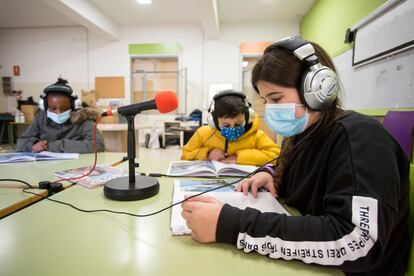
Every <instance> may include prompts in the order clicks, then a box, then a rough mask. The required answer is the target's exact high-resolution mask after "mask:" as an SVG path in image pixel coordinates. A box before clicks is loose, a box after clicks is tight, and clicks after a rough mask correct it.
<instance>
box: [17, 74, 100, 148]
mask: <svg viewBox="0 0 414 276" xmlns="http://www.w3.org/2000/svg"><path fill="white" fill-rule="evenodd" d="M81 105H82V104H81V102H80V100H79V99H78V98H77V96H76V95H74V94H73V90H72V88H71V87H70V86H69V85H68V84H67V81H66V80H64V79H61V78H59V79H58V81H57V82H56V83H54V84H51V85H49V86H48V87H46V88H45V89H44V91H43V95H42V96H41V100H40V102H39V107H40V109H41V110H40V111H39V112H38V113H37V114H36V117H35V119H34V121H33V123H31V124H30V126H29V127H28V129H27V130H26V131H25V132H24V133H23V134H22V135H21V136H20V137H19V138H18V139H17V150H18V151H32V152H40V151H44V150H47V151H52V152H77V153H87V152H93V149H94V147H93V145H94V141H93V128H94V120H96V119H97V117H98V115H99V113H98V112H97V111H95V110H94V109H90V108H81ZM96 148H97V151H104V148H105V145H104V141H103V138H102V136H101V134H100V132H99V131H97V132H96Z"/></svg>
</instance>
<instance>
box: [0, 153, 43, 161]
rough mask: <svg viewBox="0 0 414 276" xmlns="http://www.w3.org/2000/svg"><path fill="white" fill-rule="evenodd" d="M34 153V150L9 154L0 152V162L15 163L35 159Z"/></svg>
mask: <svg viewBox="0 0 414 276" xmlns="http://www.w3.org/2000/svg"><path fill="white" fill-rule="evenodd" d="M36 154H37V153H34V152H18V153H9V154H0V163H16V162H27V161H35V160H36Z"/></svg>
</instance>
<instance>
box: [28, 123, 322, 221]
mask: <svg viewBox="0 0 414 276" xmlns="http://www.w3.org/2000/svg"><path fill="white" fill-rule="evenodd" d="M320 124H321V122H319V123H318V125H317V126H316V127H315V128H314V129H312V130H311V131H310V132H309V133H308V134H307V135H306V136H305V137H304V138H303V139H302V140H300V141H299V142H298V143H297V144H296V145H294V146H293V147H292V148H291V149H290V150H289V151H287V152H285V153H283V154H282V155H279V156H278V157H275V158H273V159H272V160H270V161H269V162H267V163H266V164H264V165H262V166H260V167H259V168H257V169H256V170H255V171H253V172H251V173H249V174H248V175H245V176H241V177H239V178H238V179H237V180H235V181H233V182H230V183H226V184H223V185H220V186H218V187H215V188H211V189H209V190H205V191H203V192H200V193H197V194H194V195H192V196H189V197H187V198H185V199H183V200H181V201H179V202H176V203H173V204H171V205H169V206H167V207H164V208H162V209H160V210H158V211H155V212H152V213H148V214H142V215H140V214H132V213H128V212H121V211H113V210H108V209H96V210H85V209H82V208H79V207H76V206H74V205H72V204H70V203H67V202H64V201H60V200H56V199H51V198H49V197H44V196H42V195H40V194H37V193H34V192H30V191H27V190H28V188H24V189H23V192H25V193H29V194H33V195H36V196H39V197H41V198H43V199H47V200H50V201H52V202H55V203H60V204H63V205H66V206H69V207H72V208H73V209H75V210H77V211H80V212H84V213H97V212H107V213H114V214H120V215H128V216H132V217H138V218H143V217H149V216H153V215H156V214H159V213H161V212H164V211H166V210H168V209H170V208H172V207H174V206H176V205H178V204H181V203H183V202H184V201H186V200H189V199H190V198H194V197H197V196H201V195H203V194H206V193H209V192H212V191H215V190H218V189H221V188H224V187H227V186H231V185H233V184H236V183H237V182H239V181H240V180H242V179H245V178H248V177H250V176H252V175H253V174H255V173H256V172H259V171H260V170H261V169H262V168H263V167H264V166H266V165H267V164H271V163H272V162H273V161H276V160H277V159H279V158H281V157H282V156H284V155H286V154H287V153H289V152H291V151H292V150H293V149H295V148H296V147H297V146H299V145H300V144H302V143H303V141H305V140H306V139H307V138H308V137H309V136H310V135H311V134H313V133H314V132H315V131H316V129H318V128H319V126H320ZM22 182H24V181H22ZM29 185H30V184H29Z"/></svg>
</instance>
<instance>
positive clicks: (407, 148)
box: [384, 111, 414, 161]
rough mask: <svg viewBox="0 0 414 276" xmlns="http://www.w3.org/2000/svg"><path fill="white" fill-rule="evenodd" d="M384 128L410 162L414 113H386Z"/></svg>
mask: <svg viewBox="0 0 414 276" xmlns="http://www.w3.org/2000/svg"><path fill="white" fill-rule="evenodd" d="M384 126H385V128H386V129H387V130H388V131H389V132H390V133H391V135H392V136H393V137H394V138H395V140H397V141H398V143H399V144H400V146H401V148H402V149H403V150H404V152H405V153H406V154H407V156H408V158H409V159H410V160H411V161H412V157H413V130H414V111H388V113H387V114H386V115H385V118H384Z"/></svg>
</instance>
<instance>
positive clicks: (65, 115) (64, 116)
mask: <svg viewBox="0 0 414 276" xmlns="http://www.w3.org/2000/svg"><path fill="white" fill-rule="evenodd" d="M71 111H72V110H70V109H69V110H67V111H65V112H62V113H59V114H56V113H54V112H51V111H49V110H48V111H47V117H48V118H49V119H51V120H52V121H53V122H55V123H56V124H63V123H66V121H67V120H69V118H70V112H71Z"/></svg>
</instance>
